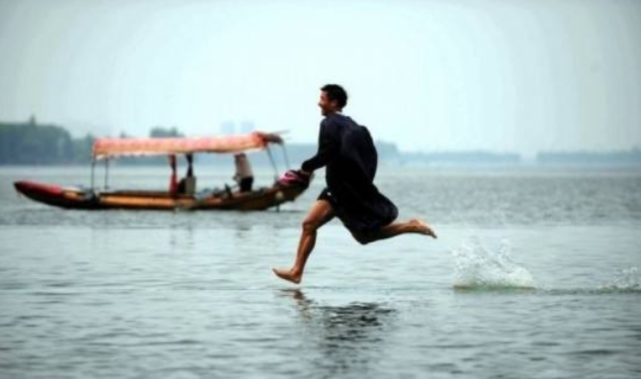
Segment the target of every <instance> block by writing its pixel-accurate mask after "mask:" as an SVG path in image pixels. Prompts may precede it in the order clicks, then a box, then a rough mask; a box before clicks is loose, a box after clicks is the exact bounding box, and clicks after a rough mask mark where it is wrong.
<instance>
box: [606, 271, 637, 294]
mask: <svg viewBox="0 0 641 379" xmlns="http://www.w3.org/2000/svg"><path fill="white" fill-rule="evenodd" d="M600 289H601V290H610V291H641V272H639V269H638V268H636V267H634V266H632V267H628V268H626V269H623V270H621V271H619V272H617V273H616V275H615V277H614V279H612V280H610V281H608V282H605V283H603V284H602V285H601V287H600Z"/></svg>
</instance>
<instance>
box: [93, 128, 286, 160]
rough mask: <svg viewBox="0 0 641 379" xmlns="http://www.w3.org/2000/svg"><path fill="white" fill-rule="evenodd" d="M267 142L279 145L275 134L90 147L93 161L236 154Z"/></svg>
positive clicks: (104, 141)
mask: <svg viewBox="0 0 641 379" xmlns="http://www.w3.org/2000/svg"><path fill="white" fill-rule="evenodd" d="M269 143H278V144H282V143H283V139H282V138H281V137H280V135H278V134H276V133H263V132H253V133H250V134H243V135H234V136H219V137H200V138H183V137H176V138H100V139H97V140H96V141H95V142H94V144H93V152H92V156H93V159H95V160H100V159H110V158H115V157H124V156H149V155H169V154H189V153H239V152H243V151H250V150H260V149H264V148H265V147H267V145H268V144H269Z"/></svg>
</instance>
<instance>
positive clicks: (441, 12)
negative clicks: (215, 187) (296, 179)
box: [0, 0, 641, 156]
mask: <svg viewBox="0 0 641 379" xmlns="http://www.w3.org/2000/svg"><path fill="white" fill-rule="evenodd" d="M639 37H641V2H638V1H633V0H626V1H617V2H610V1H605V0H586V1H579V0H572V1H526V0H519V1H510V2H504V1H498V0H481V1H444V0H442V1H398V2H394V3H393V4H390V3H386V2H383V1H349V2H337V1H324V2H305V3H299V2H293V1H242V2H233V1H213V2H211V1H196V0H191V1H189V0H188V1H151V0H145V1H137V2H124V1H106V0H98V1H92V2H82V1H79V0H62V1H56V2H51V3H49V2H42V1H37V0H26V1H7V0H0V51H2V52H3V59H2V60H0V87H1V88H2V89H3V91H1V92H0V121H27V120H28V119H29V117H30V116H31V115H32V114H33V115H35V116H36V118H37V120H38V122H42V123H53V124H59V125H62V126H65V127H66V128H68V129H69V130H70V131H71V132H72V133H73V134H74V136H81V135H83V134H85V133H88V132H90V133H93V134H95V135H118V134H119V133H121V132H125V133H127V134H129V135H138V136H144V135H147V133H148V131H149V129H151V128H152V127H154V126H164V127H173V126H175V127H177V128H178V129H180V130H181V131H183V132H184V133H186V134H187V135H208V134H216V133H218V132H220V130H221V128H225V127H227V128H229V127H230V125H235V126H236V129H237V130H240V129H243V128H247V127H248V125H250V124H252V125H254V126H255V128H256V129H261V130H285V129H286V130H289V131H290V133H289V140H290V142H300V143H313V142H315V141H316V138H317V128H318V123H319V121H320V120H321V116H320V114H319V111H318V107H317V105H316V103H317V98H318V92H319V91H318V90H319V87H320V86H322V85H323V84H325V83H330V82H335V83H339V84H342V85H344V86H345V87H346V89H347V91H348V92H349V94H350V101H349V104H348V106H347V108H346V109H345V113H346V114H348V115H350V116H352V117H354V118H355V119H356V121H358V122H359V123H361V124H363V125H367V126H368V127H369V128H370V129H371V130H372V133H373V135H374V137H375V138H376V139H380V140H385V141H389V142H394V143H396V144H397V145H398V146H399V148H400V149H402V150H404V151H461V150H488V151H497V152H517V153H519V154H522V155H524V156H532V155H533V154H535V153H536V152H538V151H550V150H557V151H558V150H590V151H607V150H628V149H631V148H634V147H637V148H638V147H640V146H641V43H639V42H640V41H639V39H640V38H639Z"/></svg>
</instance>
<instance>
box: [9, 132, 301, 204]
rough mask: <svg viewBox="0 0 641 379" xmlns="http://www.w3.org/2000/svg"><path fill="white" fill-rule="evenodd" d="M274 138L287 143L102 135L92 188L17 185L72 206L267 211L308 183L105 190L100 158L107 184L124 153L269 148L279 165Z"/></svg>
mask: <svg viewBox="0 0 641 379" xmlns="http://www.w3.org/2000/svg"><path fill="white" fill-rule="evenodd" d="M270 143H276V144H280V145H281V146H283V141H282V139H281V138H280V136H278V135H276V134H268V133H260V132H254V133H251V134H248V135H242V136H232V137H208V138H148V139H133V138H127V139H99V140H96V142H95V143H94V146H93V153H92V175H91V176H92V179H91V188H76V187H60V186H57V185H50V184H44V183H38V182H34V181H19V182H15V183H14V186H15V188H16V190H17V191H18V192H20V193H21V194H23V195H25V196H26V197H28V198H30V199H32V200H35V201H37V202H41V203H44V204H48V205H53V206H57V207H62V208H68V209H88V210H103V209H132V210H135V209H139V210H265V209H268V208H271V207H275V206H279V205H280V204H282V203H285V202H288V201H293V200H294V199H296V198H297V197H298V196H299V195H301V194H302V193H303V192H304V191H305V190H306V188H307V184H306V183H295V182H293V183H292V182H283V181H276V182H275V183H274V184H272V185H271V186H269V187H264V188H258V189H255V190H252V191H248V192H240V191H238V190H236V191H233V190H231V189H230V188H228V187H227V188H226V189H223V190H217V191H210V192H200V193H198V192H194V193H192V194H184V193H183V194H181V193H175V192H173V193H172V192H170V191H169V190H167V191H138V190H106V189H102V190H100V189H96V188H94V172H95V170H94V168H95V163H96V161H98V160H105V162H106V165H105V169H106V175H105V186H106V182H107V177H108V175H107V173H108V161H109V159H113V158H115V157H119V156H149V155H161V154H166V155H173V154H193V153H238V152H244V151H250V150H262V149H267V152H268V154H269V157H270V160H271V162H272V165H273V166H274V168H275V169H276V167H275V163H274V160H273V157H272V154H271V152H270V151H269V144H270ZM283 149H284V146H283Z"/></svg>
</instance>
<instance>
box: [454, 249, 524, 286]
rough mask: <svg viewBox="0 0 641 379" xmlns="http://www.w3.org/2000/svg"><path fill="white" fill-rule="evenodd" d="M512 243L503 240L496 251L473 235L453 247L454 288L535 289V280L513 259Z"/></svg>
mask: <svg viewBox="0 0 641 379" xmlns="http://www.w3.org/2000/svg"><path fill="white" fill-rule="evenodd" d="M510 251H511V247H510V243H509V241H507V240H502V241H501V243H500V245H499V247H498V248H497V249H495V251H491V250H488V249H486V248H485V247H484V246H483V245H482V244H481V242H480V240H479V238H478V237H470V238H469V239H468V240H467V241H465V242H464V243H463V244H462V245H461V247H460V248H458V249H457V250H454V251H453V252H452V255H453V256H454V263H455V270H454V287H455V288H461V289H533V288H534V287H535V285H534V279H532V275H531V274H530V273H529V272H528V270H526V269H525V268H524V267H521V266H519V265H518V264H516V263H514V262H513V261H512V259H511V258H510Z"/></svg>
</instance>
